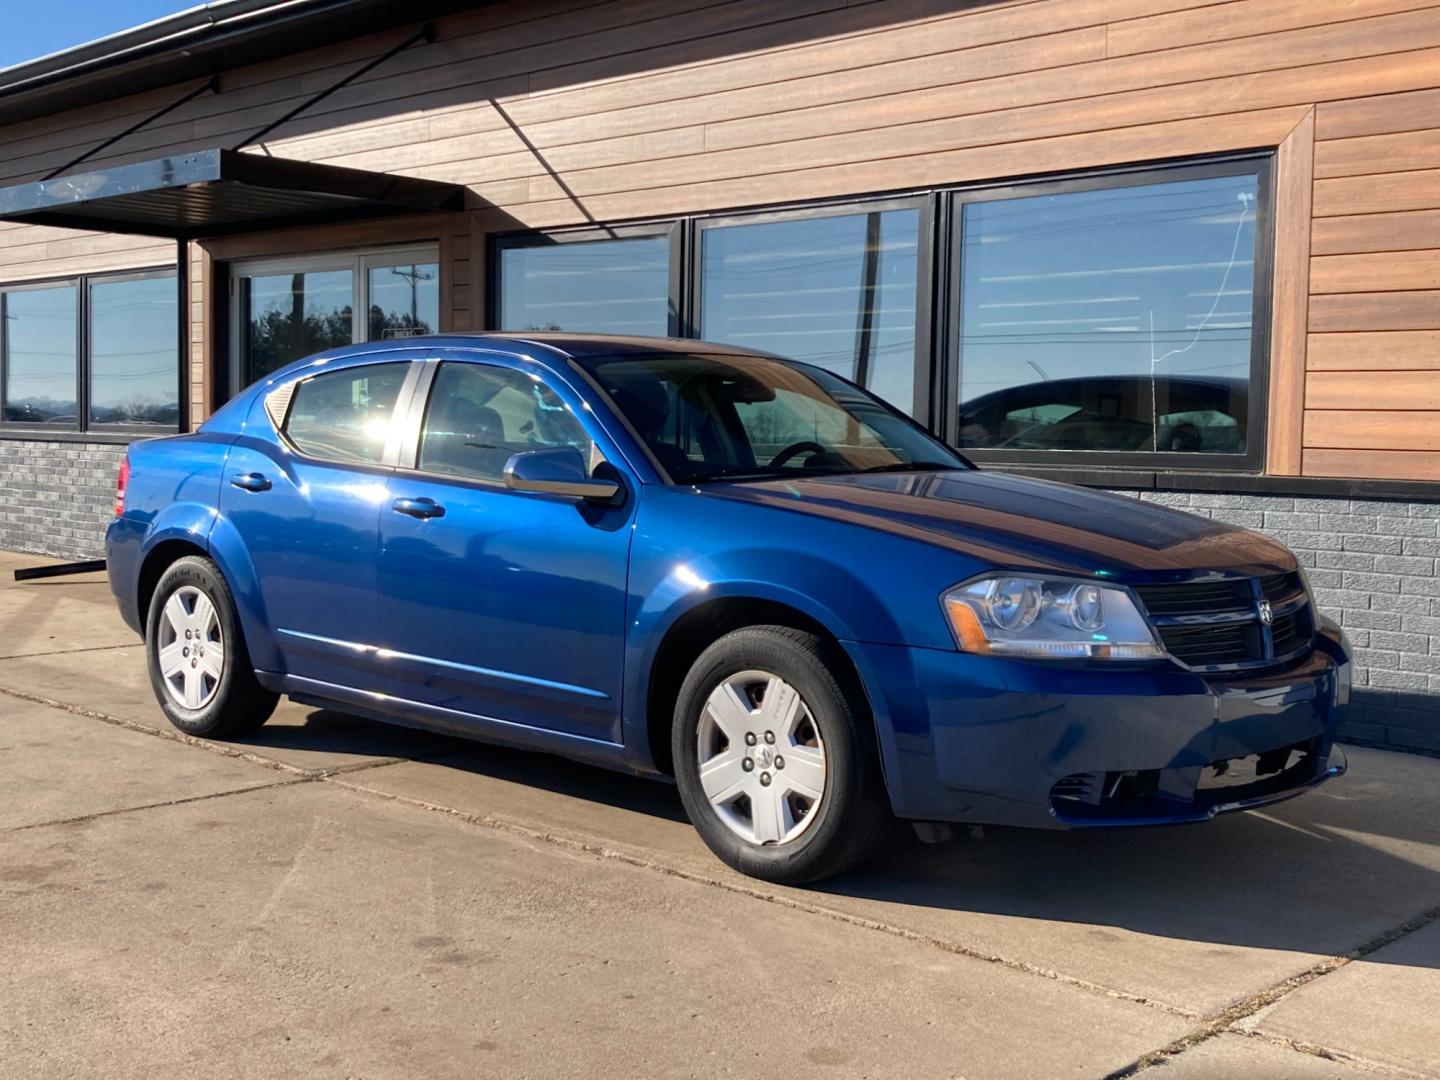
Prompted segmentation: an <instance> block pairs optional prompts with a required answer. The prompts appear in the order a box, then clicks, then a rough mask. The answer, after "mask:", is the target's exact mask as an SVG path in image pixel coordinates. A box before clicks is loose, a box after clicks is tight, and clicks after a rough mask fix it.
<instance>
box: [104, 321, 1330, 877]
mask: <svg viewBox="0 0 1440 1080" xmlns="http://www.w3.org/2000/svg"><path fill="white" fill-rule="evenodd" d="M116 514H117V516H116V518H115V521H114V523H113V524H112V525H111V526H110V529H109V533H108V537H107V547H108V565H109V570H110V579H111V586H112V588H113V590H114V592H115V596H116V598H117V600H118V602H119V606H120V610H121V612H122V614H123V615H124V617H125V619H126V621H127V622H128V623H129V624H130V626H132V627H133V628H134V629H135V630H136V631H137V632H139V633H141V634H142V635H143V636H144V638H145V641H146V644H147V649H146V654H147V657H148V664H149V671H150V678H151V681H152V683H153V684H154V689H155V695H156V698H157V699H158V701H159V703H160V707H161V708H162V709H163V710H164V711H165V713H166V715H167V716H168V717H169V719H170V720H171V722H172V723H173V724H174V725H175V726H176V727H177V728H179V729H180V730H182V731H185V732H189V733H191V734H195V735H203V736H210V737H218V738H230V737H239V736H244V735H246V734H249V733H252V732H253V731H254V730H255V729H257V728H258V727H259V726H260V725H262V724H263V723H264V722H265V721H266V719H267V718H268V717H269V716H270V714H271V712H272V711H273V709H274V708H275V705H276V702H277V701H278V699H279V696H280V695H282V694H283V695H287V696H288V697H290V698H292V699H293V700H296V701H300V702H304V703H308V704H313V705H316V706H323V707H328V708H335V709H340V710H344V711H347V712H351V713H356V714H360V715H364V716H369V717H373V718H376V719H381V720H388V721H392V722H396V723H401V724H411V725H417V726H421V727H426V728H433V729H439V730H444V731H449V732H454V733H458V734H462V735H467V736H473V737H475V738H479V739H487V740H492V741H496V742H505V743H509V744H513V745H516V746H521V747H528V748H532V749H537V750H546V751H551V752H554V753H558V754H564V755H567V756H570V757H575V758H581V759H584V760H586V761H590V762H594V763H596V764H599V765H605V766H609V767H612V768H618V769H624V770H627V771H631V772H636V773H640V774H643V775H649V776H657V777H673V779H674V781H675V783H676V784H677V786H678V788H679V791H680V795H681V798H682V800H683V802H684V805H685V808H686V811H687V812H688V813H689V815H690V818H691V820H692V821H693V822H694V824H695V827H696V828H697V829H698V830H699V832H700V834H701V836H702V837H703V838H704V840H705V842H706V843H707V844H708V845H709V846H710V848H711V849H712V850H713V851H714V852H715V853H716V854H717V855H718V856H719V857H720V858H721V859H723V860H724V861H725V862H727V863H729V864H730V865H731V866H732V867H735V868H736V869H738V870H740V871H742V872H744V873H746V874H752V875H755V876H757V877H762V878H766V879H769V880H772V881H781V882H804V881H812V880H815V879H818V878H820V877H824V876H826V875H828V874H833V873H836V872H839V871H841V870H843V869H845V868H847V867H850V866H853V865H855V864H856V863H857V862H859V861H861V860H862V859H864V858H865V857H866V856H868V855H870V854H872V853H873V852H874V851H876V850H877V848H878V847H879V846H880V845H881V844H883V843H884V840H885V838H886V836H887V833H888V830H889V829H890V828H891V826H892V823H893V821H894V818H895V817H899V818H903V819H909V820H911V821H914V822H917V823H929V825H928V827H926V828H924V829H922V832H928V833H930V834H934V833H936V832H937V831H942V830H938V829H937V828H936V827H935V826H934V824H933V823H937V822H938V823H944V822H977V823H982V822H983V823H998V824H1007V825H1025V826H1041V827H1049V828H1057V827H1058V828H1066V827H1080V826H1090V827H1096V826H1123V825H1151V824H1162V823H1174V822H1193V821H1203V820H1206V819H1208V818H1211V817H1213V816H1214V815H1215V814H1216V813H1218V812H1221V811H1225V810H1234V809H1245V808H1248V807H1253V806H1259V805H1262V804H1266V803H1269V802H1274V801H1276V800H1279V799H1283V798H1287V797H1290V796H1292V795H1295V794H1298V793H1300V792H1302V791H1304V790H1306V789H1308V788H1311V787H1313V786H1315V785H1316V784H1319V783H1321V782H1322V781H1324V780H1326V779H1327V778H1329V777H1331V776H1334V775H1336V774H1338V773H1339V772H1341V771H1343V769H1344V759H1343V757H1342V756H1341V755H1340V753H1339V752H1338V750H1336V749H1335V748H1334V745H1333V744H1334V734H1335V726H1336V722H1337V719H1338V718H1339V716H1340V714H1341V711H1342V710H1343V708H1344V706H1345V705H1346V703H1347V701H1348V698H1349V693H1350V654H1349V648H1348V645H1347V643H1346V641H1345V639H1344V636H1343V635H1342V633H1341V632H1340V630H1339V628H1338V627H1337V626H1336V625H1335V624H1334V623H1332V622H1330V621H1329V620H1327V619H1325V618H1324V617H1322V616H1321V615H1320V614H1319V613H1318V612H1317V611H1316V609H1315V606H1314V600H1313V597H1312V595H1311V592H1310V589H1309V586H1308V585H1307V583H1306V581H1305V577H1304V574H1303V572H1302V571H1301V569H1300V568H1299V566H1298V565H1297V564H1296V561H1295V558H1294V557H1293V556H1292V555H1291V554H1290V552H1289V551H1287V550H1286V549H1285V548H1284V547H1282V546H1281V545H1279V544H1277V543H1275V542H1274V541H1272V540H1269V539H1266V538H1265V537H1263V536H1260V535H1258V534H1256V533H1253V532H1248V531H1245V530H1241V529H1236V528H1232V527H1229V526H1226V525H1222V524H1220V523H1218V522H1214V521H1209V520H1205V519H1201V518H1197V517H1193V516H1190V515H1187V514H1182V513H1177V512H1174V511H1171V510H1167V509H1164V508H1162V507H1158V506H1154V505H1150V504H1147V503H1144V502H1141V501H1139V500H1135V499H1129V498H1123V497H1119V496H1114V495H1108V494H1103V493H1100V492H1097V491H1092V490H1086V489H1082V488H1077V487H1070V486H1067V485H1063V484H1056V483H1050V482H1045V481H1041V480H1032V479H1023V478H1018V477H1014V476H1005V475H1000V474H997V473H993V472H979V471H976V470H975V469H974V468H973V467H972V466H971V465H970V464H969V462H967V461H966V460H965V459H964V458H962V457H961V456H959V455H958V454H956V453H955V452H954V451H953V450H951V449H950V448H948V447H947V446H946V445H944V444H943V443H941V442H938V441H937V440H936V439H934V438H933V437H931V436H930V435H929V434H927V433H926V432H925V431H924V430H923V429H921V428H920V427H919V426H917V425H916V424H915V423H913V422H912V421H911V420H909V419H908V418H907V417H905V416H903V415H902V414H900V413H898V412H897V411H895V410H894V409H892V408H890V407H889V406H888V405H886V404H885V403H884V402H882V401H880V400H879V399H877V398H875V397H873V396H871V395H870V394H868V393H866V392H865V391H864V390H862V389H860V388H858V387H856V386H855V385H853V384H852V383H849V382H847V381H846V380H844V379H841V378H839V377H837V376H835V375H833V374H831V373H830V372H828V371H825V370H822V369H819V368H816V367H810V366H807V365H803V364H797V363H791V362H787V361H785V360H782V359H780V358H777V357H772V356H764V355H756V354H753V353H748V352H744V351H741V350H737V349H733V348H728V347H725V346H719V345H710V344H706V343H703V342H696V341H678V340H675V341H670V340H659V339H648V338H621V337H587V336H576V335H565V334H536V335H526V336H518V335H516V336H509V335H483V336H442V337H434V338H421V339H411V340H408V341H398V342H389V343H377V344H370V345H360V346H355V347H352V348H346V349H340V350H337V351H333V352H329V353H324V354H321V355H319V356H316V357H313V358H311V359H308V360H304V361H300V362H298V363H295V364H292V365H291V366H289V367H287V368H284V369H283V370H281V371H280V372H278V373H277V374H275V375H273V376H270V377H267V378H265V379H263V380H262V381H261V382H259V383H257V384H256V385H254V386H252V387H250V388H249V389H248V390H246V391H244V392H243V393H241V394H240V395H238V396H237V397H235V398H234V399H233V400H231V401H230V402H229V403H228V404H227V405H226V406H225V407H224V408H222V409H220V410H219V411H218V412H217V413H216V414H215V415H214V416H213V417H211V418H210V420H209V421H207V422H206V423H205V424H204V425H202V426H201V428H200V430H199V431H197V432H195V433H194V434H190V435H182V436H179V437H176V438H168V439H156V440H152V441H145V442H137V443H135V444H133V445H132V446H131V448H130V452H129V455H128V458H127V460H126V462H125V465H124V466H123V467H122V470H121V479H120V494H119V498H118V499H117V505H116Z"/></svg>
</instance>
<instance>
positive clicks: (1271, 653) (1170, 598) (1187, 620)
mask: <svg viewBox="0 0 1440 1080" xmlns="http://www.w3.org/2000/svg"><path fill="white" fill-rule="evenodd" d="M1135 591H1136V593H1137V594H1138V595H1139V597H1140V600H1141V602H1142V603H1143V604H1144V605H1145V610H1146V611H1147V612H1148V613H1149V615H1150V621H1151V622H1153V623H1154V624H1155V629H1156V630H1157V631H1158V632H1159V634H1160V639H1161V641H1162V642H1163V643H1164V645H1165V648H1166V650H1167V651H1168V652H1169V653H1170V655H1171V656H1173V657H1175V659H1177V660H1179V661H1180V662H1181V663H1182V664H1186V665H1188V666H1190V667H1194V668H1231V667H1259V666H1264V665H1266V664H1270V663H1274V662H1276V661H1278V660H1284V659H1288V658H1289V657H1290V656H1292V655H1294V654H1296V653H1299V652H1301V651H1302V650H1304V649H1306V648H1307V647H1309V645H1310V643H1311V641H1312V640H1313V638H1314V635H1315V621H1314V615H1313V614H1312V612H1311V610H1310V604H1309V597H1308V595H1307V594H1306V592H1305V584H1304V582H1303V581H1302V580H1301V578H1300V574H1299V572H1298V571H1291V572H1290V573H1284V574H1267V575H1264V576H1262V577H1258V578H1248V577H1244V578H1221V579H1216V580H1212V581H1198V582H1178V583H1175V584H1165V585H1140V586H1137V587H1136V589H1135ZM1262 601H1263V602H1266V603H1268V604H1270V605H1271V610H1272V611H1273V622H1272V623H1271V625H1270V626H1269V627H1266V626H1265V625H1264V624H1263V622H1262V621H1261V618H1260V606H1261V603H1262Z"/></svg>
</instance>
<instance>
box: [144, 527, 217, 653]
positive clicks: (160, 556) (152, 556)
mask: <svg viewBox="0 0 1440 1080" xmlns="http://www.w3.org/2000/svg"><path fill="white" fill-rule="evenodd" d="M187 555H199V556H201V557H202V558H209V555H210V553H209V552H208V551H207V550H206V549H205V548H204V547H203V546H201V545H200V544H198V543H196V542H195V541H194V540H191V539H184V538H178V537H170V538H168V539H165V540H161V541H159V542H158V543H156V544H153V545H152V546H151V547H149V548H148V549H147V550H146V552H145V555H144V558H143V559H142V560H141V562H140V574H139V577H138V579H137V580H136V582H135V608H136V611H137V612H138V613H139V616H140V626H141V628H142V630H143V628H145V627H146V626H148V625H149V619H150V601H151V600H152V599H154V597H155V587H156V586H157V585H159V584H160V579H161V578H162V577H164V576H165V571H166V570H168V569H170V567H171V566H173V565H174V564H175V563H177V562H179V561H180V560H181V559H183V558H185V557H186V556H187Z"/></svg>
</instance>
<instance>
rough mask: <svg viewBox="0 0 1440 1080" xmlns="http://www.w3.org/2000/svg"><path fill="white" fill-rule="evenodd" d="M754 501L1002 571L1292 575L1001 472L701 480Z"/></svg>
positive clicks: (1269, 543) (1235, 536) (1254, 543)
mask: <svg viewBox="0 0 1440 1080" xmlns="http://www.w3.org/2000/svg"><path fill="white" fill-rule="evenodd" d="M700 490H701V491H703V492H704V493H706V494H708V495H711V496H715V497H719V498H722V499H732V500H736V501H741V502H748V503H760V504H765V505H769V506H773V507H776V508H780V509H784V510H788V511H790V512H792V513H800V514H809V515H813V516H816V517H823V518H827V519H830V520H835V521H842V522H848V523H851V524H854V525H857V526H862V527H866V528H870V529H876V530H879V531H881V532H885V533H889V534H891V535H895V536H900V537H906V538H909V539H913V540H920V541H923V542H926V543H929V544H933V545H936V546H939V547H943V548H947V549H950V550H954V551H957V552H960V553H963V554H966V555H969V556H971V557H973V558H976V559H979V560H981V561H983V562H985V563H987V564H989V565H991V566H995V567H998V568H1004V569H1027V570H1040V571H1048V572H1056V571H1059V572H1065V573H1077V574H1084V575H1087V576H1088V575H1091V574H1100V575H1114V576H1117V577H1129V578H1134V579H1137V580H1183V579H1185V578H1188V577H1192V576H1195V575H1196V572H1197V571H1225V572H1231V573H1243V574H1266V573H1277V572H1282V571H1289V570H1293V569H1294V568H1295V565H1296V563H1295V558H1294V556H1293V555H1291V554H1290V552H1289V551H1288V550H1287V549H1286V548H1285V547H1283V546H1282V545H1281V544H1279V543H1277V542H1276V541H1274V540H1271V539H1269V538H1268V537H1265V536H1261V535H1260V534H1259V533H1255V532H1250V531H1248V530H1245V529H1239V528H1236V527H1235V526H1233V525H1225V524H1222V523H1221V522H1218V521H1211V520H1209V519H1208V518H1202V517H1197V516H1195V515H1193V514H1186V513H1181V512H1179V511H1176V510H1171V509H1168V508H1167V507H1163V506H1157V505H1155V504H1154V503H1149V502H1143V501H1141V500H1140V499H1137V498H1128V497H1125V496H1121V495H1112V494H1110V493H1108V492H1104V491H1096V490H1092V489H1090V488H1081V487H1075V486H1073V485H1070V484H1060V483H1055V482H1053V481H1049V480H1035V479H1030V478H1028V477H1021V476H1011V475H1006V474H1004V473H997V472H980V471H947V472H929V473H870V474H863V475H854V476H823V477H820V476H816V477H797V478H795V479H793V480H792V479H786V480H767V481H750V482H743V483H740V482H737V483H729V484H709V485H705V486H704V487H703V488H701V489H700Z"/></svg>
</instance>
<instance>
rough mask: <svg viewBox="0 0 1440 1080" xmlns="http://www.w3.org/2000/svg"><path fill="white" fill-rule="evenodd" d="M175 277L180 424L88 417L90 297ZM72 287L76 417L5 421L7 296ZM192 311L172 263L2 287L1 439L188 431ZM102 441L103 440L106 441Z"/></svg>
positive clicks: (109, 435)
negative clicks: (97, 289) (104, 288)
mask: <svg viewBox="0 0 1440 1080" xmlns="http://www.w3.org/2000/svg"><path fill="white" fill-rule="evenodd" d="M160 278H171V279H173V280H174V281H175V287H176V294H175V308H176V328H175V329H176V340H175V392H176V395H177V397H176V402H177V411H176V422H175V425H174V426H170V425H160V424H117V423H103V422H102V423H92V422H91V421H90V400H91V393H90V379H91V373H92V357H91V355H90V313H91V305H90V295H91V291H92V289H93V288H94V286H95V285H97V284H99V285H112V284H119V283H123V282H126V281H145V280H153V279H160ZM66 286H68V287H71V288H73V289H74V290H75V421H74V423H71V424H54V423H35V424H32V423H27V422H25V421H23V420H6V419H5V411H4V410H5V404H6V399H7V396H8V393H7V392H8V388H9V378H8V376H9V371H8V365H9V360H8V357H9V350H10V320H9V318H8V317H6V316H7V314H8V313H7V308H8V303H7V300H6V298H7V297H8V296H9V295H10V294H11V293H16V292H35V291H39V290H42V289H54V288H61V287H66ZM188 314H189V313H188V312H187V311H184V310H182V308H181V304H180V293H179V271H178V268H177V267H175V266H174V265H173V264H172V265H166V266H148V267H140V268H137V269H134V270H121V271H116V272H113V273H98V274H69V275H66V276H63V277H54V278H41V279H37V280H32V281H17V282H7V283H5V284H3V285H0V438H22V439H23V438H27V437H31V436H33V437H35V438H42V439H43V438H48V437H51V436H56V435H60V436H65V437H67V438H75V437H80V438H82V439H83V437H84V436H86V435H98V436H103V437H108V438H109V439H112V440H113V439H114V437H117V436H118V437H122V438H129V437H134V436H143V435H171V434H177V433H179V432H181V431H184V430H185V428H186V427H187V417H188V416H189V406H190V402H189V397H188V391H189V385H188V379H187V378H186V376H187V374H188V373H187V371H186V364H185V359H184V354H185V348H184V347H185V334H187V333H189V322H188V318H187V317H188ZM102 441H103V440H102Z"/></svg>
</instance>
